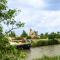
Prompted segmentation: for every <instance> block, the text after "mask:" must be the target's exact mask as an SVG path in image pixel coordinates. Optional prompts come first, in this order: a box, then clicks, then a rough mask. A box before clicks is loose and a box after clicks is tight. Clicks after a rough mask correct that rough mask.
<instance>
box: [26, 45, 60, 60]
mask: <svg viewBox="0 0 60 60" xmlns="http://www.w3.org/2000/svg"><path fill="white" fill-rule="evenodd" d="M26 52H27V54H28V57H27V58H26V60H32V59H33V58H34V59H35V58H41V57H43V56H60V45H52V46H43V47H36V48H31V49H30V50H27V51H26Z"/></svg>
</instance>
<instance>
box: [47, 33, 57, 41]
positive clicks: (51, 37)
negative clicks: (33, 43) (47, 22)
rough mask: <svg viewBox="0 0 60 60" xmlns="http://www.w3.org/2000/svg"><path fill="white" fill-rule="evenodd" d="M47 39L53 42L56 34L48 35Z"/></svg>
mask: <svg viewBox="0 0 60 60" xmlns="http://www.w3.org/2000/svg"><path fill="white" fill-rule="evenodd" d="M48 38H49V39H53V40H54V39H55V38H56V33H54V32H52V33H50V34H49V35H48Z"/></svg>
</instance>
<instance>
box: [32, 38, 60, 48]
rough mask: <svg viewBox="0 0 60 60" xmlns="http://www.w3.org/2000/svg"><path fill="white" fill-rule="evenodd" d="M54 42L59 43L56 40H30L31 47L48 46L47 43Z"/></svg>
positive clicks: (53, 43)
mask: <svg viewBox="0 0 60 60" xmlns="http://www.w3.org/2000/svg"><path fill="white" fill-rule="evenodd" d="M55 44H59V41H58V40H53V39H50V40H35V41H32V44H31V45H32V47H38V46H48V45H55Z"/></svg>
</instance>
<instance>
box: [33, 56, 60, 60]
mask: <svg viewBox="0 0 60 60" xmlns="http://www.w3.org/2000/svg"><path fill="white" fill-rule="evenodd" d="M33 60H60V56H54V57H47V56H44V57H42V58H36V59H33Z"/></svg>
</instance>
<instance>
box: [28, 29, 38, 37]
mask: <svg viewBox="0 0 60 60" xmlns="http://www.w3.org/2000/svg"><path fill="white" fill-rule="evenodd" d="M29 36H31V38H36V37H38V32H37V31H33V30H32V29H30V31H29Z"/></svg>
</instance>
